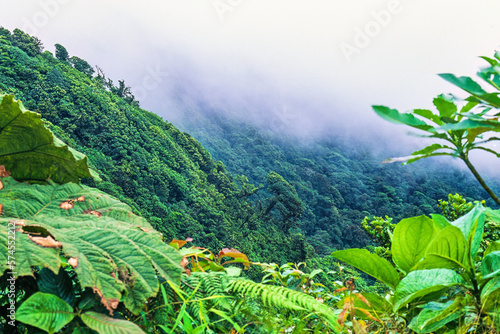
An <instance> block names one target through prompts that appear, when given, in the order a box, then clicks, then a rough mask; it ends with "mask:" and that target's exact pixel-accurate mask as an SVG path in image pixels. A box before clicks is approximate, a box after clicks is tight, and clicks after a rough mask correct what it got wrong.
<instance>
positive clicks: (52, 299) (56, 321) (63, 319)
mask: <svg viewBox="0 0 500 334" xmlns="http://www.w3.org/2000/svg"><path fill="white" fill-rule="evenodd" d="M74 316H75V315H74V314H73V309H72V307H71V306H69V305H68V303H66V302H65V301H64V300H62V299H60V298H59V297H57V296H54V295H51V294H49V293H43V292H37V293H35V294H34V295H32V296H31V297H30V298H28V299H27V300H25V301H24V303H23V304H22V305H21V306H20V307H19V309H18V310H17V312H16V318H17V320H18V321H21V322H24V323H26V324H29V325H32V326H34V327H38V328H41V329H43V330H44V331H46V332H48V333H49V334H52V333H56V332H59V331H60V330H61V329H62V328H63V327H64V326H66V325H67V324H68V323H69V322H70V321H71V320H73V318H74Z"/></svg>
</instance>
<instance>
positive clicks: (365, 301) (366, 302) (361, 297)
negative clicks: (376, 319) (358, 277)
mask: <svg viewBox="0 0 500 334" xmlns="http://www.w3.org/2000/svg"><path fill="white" fill-rule="evenodd" d="M355 296H356V297H358V298H359V300H361V301H362V302H363V303H365V304H366V305H368V307H371V305H370V302H369V301H368V300H367V299H366V298H365V296H363V295H362V294H360V293H356V294H355Z"/></svg>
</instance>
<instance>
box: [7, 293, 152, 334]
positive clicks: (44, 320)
mask: <svg viewBox="0 0 500 334" xmlns="http://www.w3.org/2000/svg"><path fill="white" fill-rule="evenodd" d="M75 316H79V317H81V319H82V321H83V323H85V325H87V326H88V327H89V328H90V329H93V330H95V331H96V332H97V333H99V334H109V333H123V334H136V333H144V332H143V331H142V330H141V328H140V327H139V326H137V325H136V324H133V323H131V322H129V321H125V320H120V319H114V318H110V317H108V316H106V315H104V314H101V313H96V312H93V311H87V312H83V313H76V314H75V313H74V312H73V308H72V307H71V306H70V305H68V303H66V302H65V301H64V300H62V299H60V298H59V297H57V296H54V295H52V294H48V293H43V292H37V293H35V294H34V295H32V296H31V297H29V298H28V299H27V300H26V301H25V302H24V303H23V304H22V305H21V306H20V307H19V309H18V310H17V312H16V318H17V319H18V320H19V321H21V322H23V323H26V324H29V325H32V326H34V327H37V328H41V329H43V330H44V331H46V332H48V333H49V334H52V333H56V332H59V331H60V330H61V329H62V328H63V327H64V326H66V325H67V324H68V323H69V322H71V321H72V320H73V318H74V317H75Z"/></svg>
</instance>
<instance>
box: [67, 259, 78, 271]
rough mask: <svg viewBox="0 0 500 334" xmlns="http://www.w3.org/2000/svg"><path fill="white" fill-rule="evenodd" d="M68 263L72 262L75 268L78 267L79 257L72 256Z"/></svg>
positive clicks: (71, 264)
mask: <svg viewBox="0 0 500 334" xmlns="http://www.w3.org/2000/svg"><path fill="white" fill-rule="evenodd" d="M68 263H69V264H70V266H72V267H73V268H76V267H78V258H76V257H72V258H70V259H69V260H68Z"/></svg>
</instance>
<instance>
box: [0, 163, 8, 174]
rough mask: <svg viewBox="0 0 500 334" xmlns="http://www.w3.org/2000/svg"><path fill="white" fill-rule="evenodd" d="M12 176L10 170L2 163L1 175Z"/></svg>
mask: <svg viewBox="0 0 500 334" xmlns="http://www.w3.org/2000/svg"><path fill="white" fill-rule="evenodd" d="M7 176H10V172H9V171H7V170H5V166H4V165H1V166H0V177H7Z"/></svg>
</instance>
